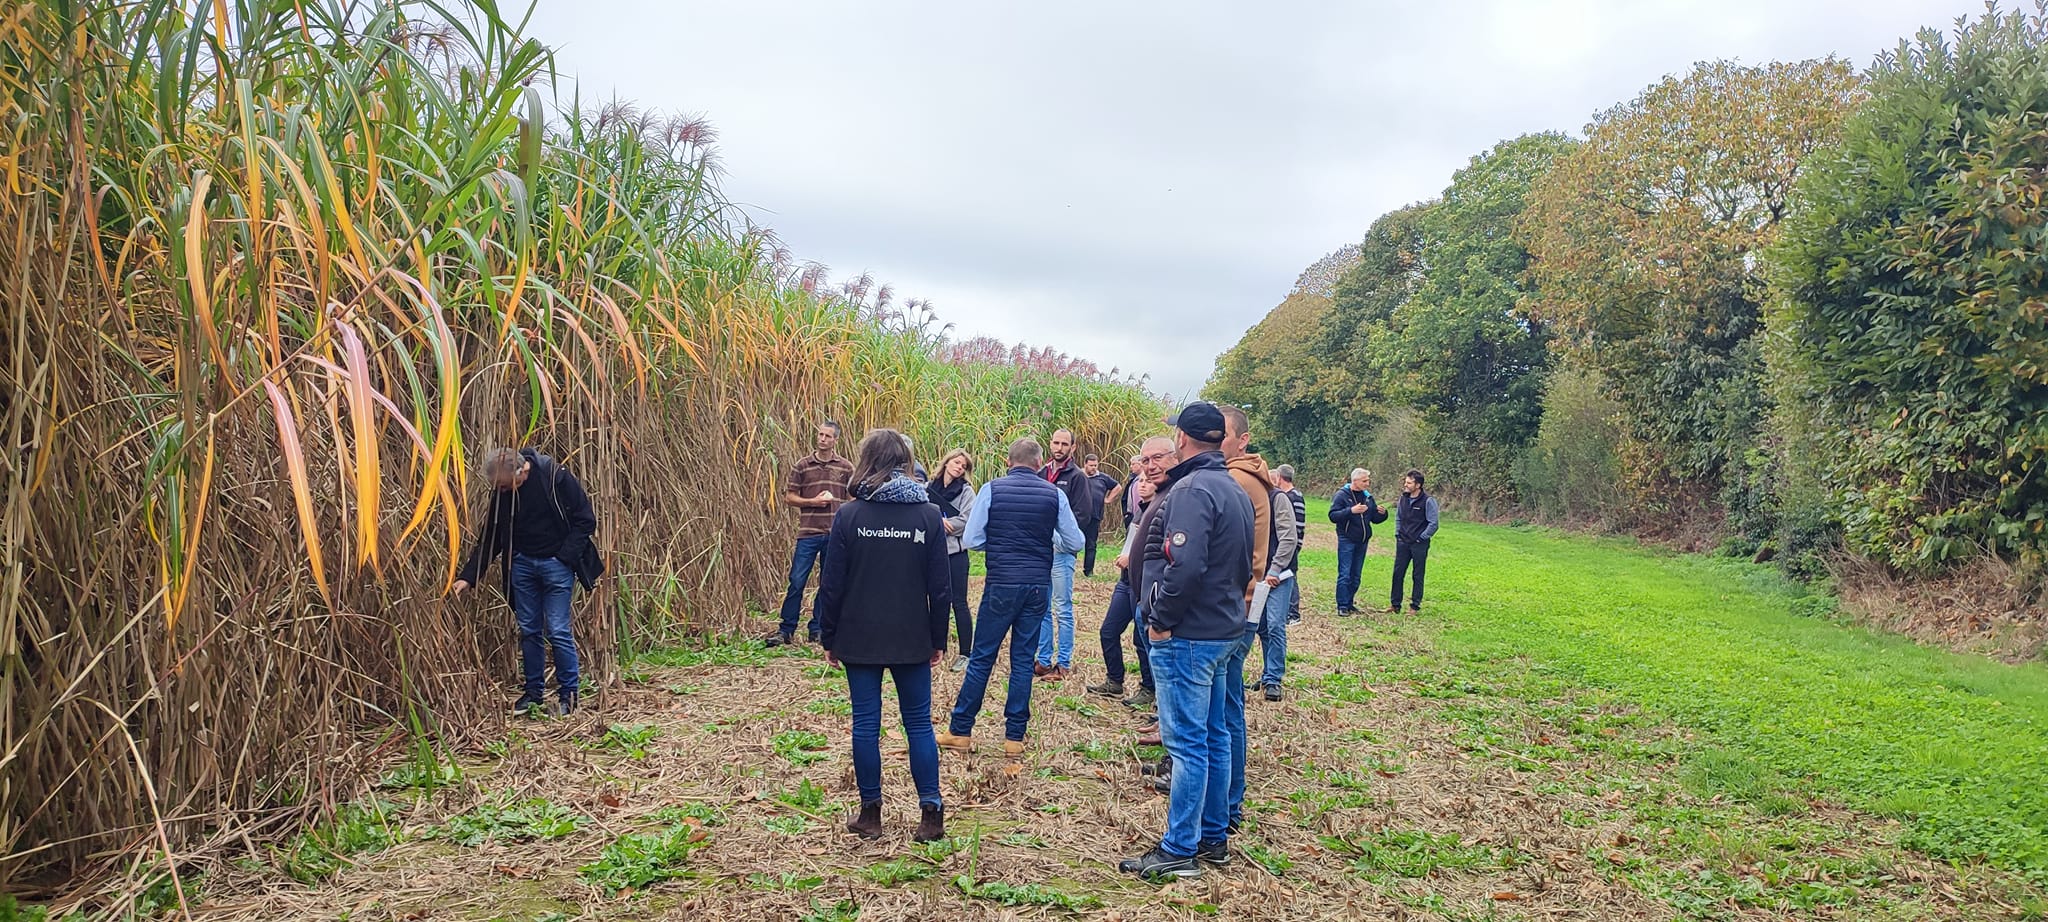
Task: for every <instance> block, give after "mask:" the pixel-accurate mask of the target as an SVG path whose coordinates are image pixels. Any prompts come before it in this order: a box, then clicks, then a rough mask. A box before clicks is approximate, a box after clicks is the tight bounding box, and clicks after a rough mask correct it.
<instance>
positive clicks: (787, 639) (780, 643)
mask: <svg viewBox="0 0 2048 922" xmlns="http://www.w3.org/2000/svg"><path fill="white" fill-rule="evenodd" d="M795 642H796V636H795V635H793V634H791V633H790V632H788V631H778V632H776V633H773V634H770V635H768V636H767V637H764V638H762V639H761V646H762V647H763V648H765V649H769V650H773V649H775V648H776V647H787V646H789V645H790V644H792V643H795Z"/></svg>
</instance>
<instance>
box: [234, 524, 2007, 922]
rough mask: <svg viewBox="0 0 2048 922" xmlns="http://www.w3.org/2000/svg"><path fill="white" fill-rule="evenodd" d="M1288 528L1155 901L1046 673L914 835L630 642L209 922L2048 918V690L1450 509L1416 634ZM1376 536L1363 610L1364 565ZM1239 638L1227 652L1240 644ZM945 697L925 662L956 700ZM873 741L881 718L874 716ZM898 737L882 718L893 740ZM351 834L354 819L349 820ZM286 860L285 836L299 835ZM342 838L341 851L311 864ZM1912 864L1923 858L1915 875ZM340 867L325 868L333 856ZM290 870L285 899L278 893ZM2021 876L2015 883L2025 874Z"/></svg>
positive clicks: (1800, 605) (1130, 769)
mask: <svg viewBox="0 0 2048 922" xmlns="http://www.w3.org/2000/svg"><path fill="white" fill-rule="evenodd" d="M1317 521H1318V527H1316V528H1315V530H1314V531H1315V535H1314V547H1313V549H1312V550H1311V551H1310V552H1309V554H1308V557H1307V559H1306V561H1305V564H1304V566H1305V586H1306V588H1307V589H1308V600H1307V603H1306V605H1305V612H1306V615H1307V617H1306V619H1305V620H1304V622H1303V623H1302V624H1300V625H1298V626H1297V629H1296V630H1295V631H1294V633H1293V636H1292V640H1293V643H1292V645H1291V655H1290V657H1289V659H1290V666H1289V679H1288V697H1287V700H1285V701H1284V702H1281V703H1278V704H1270V703H1267V702H1264V701H1260V700H1256V699H1255V700H1253V701H1252V702H1251V703H1250V707H1249V708H1248V717H1249V721H1250V725H1251V731H1252V739H1253V745H1254V750H1253V753H1252V758H1251V766H1250V797H1249V800H1248V812H1249V816H1250V820H1251V821H1250V824H1249V829H1248V830H1247V832H1246V834H1244V835H1243V836H1241V837H1239V839H1238V840H1237V841H1236V843H1235V844H1236V846H1237V860H1236V861H1235V862H1234V864H1233V865H1232V866H1231V867H1228V868H1224V869H1220V870H1213V871H1211V872H1209V873H1207V874H1206V875H1205V876H1204V877H1202V878H1201V879H1200V880H1196V881H1189V882H1183V883H1179V884H1175V885H1173V886H1170V887H1165V888H1159V887H1154V886H1152V885H1149V884H1143V883H1139V882H1136V881H1133V880H1129V879H1127V878H1124V877H1122V876H1120V875H1119V874H1117V873H1116V872H1115V870H1114V862H1115V860H1116V859H1117V858H1118V857H1121V856H1124V855H1128V854H1134V853H1136V852H1138V851H1141V850H1143V849H1144V848H1147V847H1149V846H1150V845H1151V844H1152V843H1153V842H1154V841H1155V840H1156V837H1157V835H1158V832H1159V829H1160V826H1161V823H1162V822H1163V817H1164V800H1163V799H1162V798H1160V797H1159V796H1158V795H1155V794H1153V793H1152V792H1151V791H1150V790H1149V788H1147V787H1146V786H1145V784H1144V782H1143V779H1142V778H1141V777H1140V775H1139V773H1138V766H1139V765H1140V764H1141V761H1142V760H1144V759H1146V758H1148V757H1150V756H1152V755H1154V754H1155V752H1156V750H1152V749H1149V748H1147V747H1139V746H1137V745H1135V743H1134V737H1133V732H1132V731H1133V730H1134V729H1135V728H1136V727H1137V726H1138V724H1139V723H1140V722H1141V720H1142V719H1143V715H1139V714H1134V713H1132V712H1131V711H1129V710H1128V709H1126V708H1124V707H1123V706H1122V705H1121V704H1119V703H1117V702H1115V701H1113V700H1111V699H1107V698H1102V697H1096V696H1089V695H1087V694H1086V693H1085V692H1084V691H1083V685H1084V684H1085V682H1088V681H1094V680H1096V679H1098V678H1100V676H1101V670H1100V666H1099V659H1100V654H1099V652H1098V651H1097V650H1096V645H1095V643H1094V632H1093V630H1092V628H1093V627H1094V624H1095V623H1097V622H1098V621H1099V619H1100V617H1101V613H1102V611H1103V609H1104V607H1105V606H1106V604H1107V598H1108V589H1109V583H1108V582H1107V581H1106V580H1100V579H1099V580H1096V581H1084V583H1083V585H1082V588H1081V592H1080V603H1079V605H1078V620H1079V621H1080V625H1081V630H1080V641H1079V643H1078V644H1077V650H1078V654H1077V657H1076V659H1077V662H1078V663H1080V665H1081V667H1082V673H1083V675H1082V676H1081V677H1080V678H1078V679H1076V680H1069V681H1068V682H1066V683H1063V684H1056V685H1055V684H1047V683H1040V685H1039V686H1038V688H1037V689H1036V690H1035V693H1034V695H1033V707H1034V719H1033V724H1032V737H1031V752H1030V753H1029V754H1028V755H1027V757H1026V759H1025V760H1024V761H1023V762H1022V763H1021V764H1013V763H1009V762H1007V761H1006V760H1004V759H1003V757H1002V756H1001V755H1000V754H998V752H997V749H998V746H999V738H1000V735H1001V734H1000V717H999V711H1000V700H1001V692H1000V689H999V686H998V687H994V688H992V689H991V701H990V705H989V710H988V711H986V712H985V713H984V717H983V720H982V723H981V724H980V726H979V727H978V728H977V738H978V739H979V740H980V741H981V745H980V748H979V751H978V752H977V753H976V754H974V755H971V756H965V757H962V756H958V755H954V754H946V755H945V756H943V766H942V768H943V773H944V775H943V777H944V783H945V792H946V796H947V798H948V802H949V811H950V818H949V824H950V832H951V833H952V834H953V838H952V839H950V840H948V841H946V842H943V843H938V844H936V845H934V846H924V847H917V846H913V845H912V844H911V843H910V842H909V841H908V833H909V829H910V827H911V826H912V825H913V824H914V820H915V816H914V806H913V805H914V798H913V796H912V794H911V792H910V783H909V777H908V775H909V773H908V771H907V769H906V768H905V767H904V763H903V761H902V759H901V758H900V755H891V756H889V757H887V758H886V759H885V765H886V776H887V777H886V788H885V791H886V793H885V801H886V804H887V807H886V809H885V820H886V823H887V824H888V826H889V829H890V834H889V836H888V837H886V838H884V839H883V840H881V841H879V842H873V843H867V842H861V841H858V840H855V839H853V838H851V837H849V836H847V835H845V834H844V833H843V832H841V831H840V825H841V823H842V822H843V820H844V814H845V812H846V811H847V810H849V809H851V807H852V805H853V801H854V800H855V799H856V798H855V796H854V792H853V784H852V777H851V774H852V773H851V768H850V764H849V760H848V758H847V756H846V753H845V720H846V718H845V717H844V714H845V698H844V694H845V692H844V689H845V686H844V682H843V679H842V678H841V677H840V676H839V675H838V674H837V673H836V672H835V671H833V670H831V669H829V668H828V667H826V666H825V664H824V663H823V661H822V660H821V659H819V658H818V657H817V655H816V654H815V652H814V651H811V650H807V649H799V650H795V651H777V652H776V653H774V654H769V653H765V652H763V651H761V650H759V649H758V647H757V646H755V645H753V644H751V643H750V642H730V643H721V644H712V645H709V646H704V647H699V648H694V649H680V650H670V651H662V652H659V653H657V654H655V655H651V656H649V657H647V658H646V659H645V660H643V661H642V662H641V663H640V664H639V665H638V666H637V667H636V669H637V671H636V674H635V675H634V676H633V678H632V681H630V682H629V683H628V686H627V687H626V688H625V689H623V690H621V691H617V692H614V693H612V694H610V695H609V696H608V700H607V701H605V703H604V705H603V711H602V713H596V712H592V713H587V714H584V715H580V716H579V717H578V718H576V719H573V720H569V721H560V722H518V723H514V724H512V725H510V726H509V727H508V728H507V732H506V736H505V738H504V739H503V740H502V741H501V742H499V743H497V744H494V745H493V746H492V747H491V752H490V753H489V757H488V758H482V757H477V758H471V759H467V760H466V761H465V767H464V769H463V771H462V774H461V777H460V778H459V779H456V780H455V781H454V783H453V784H450V785H446V786H442V787H438V788H433V789H429V790H421V789H420V788H418V787H417V782H418V781H420V780H421V779H423V778H435V777H439V778H442V779H443V780H446V774H447V773H446V772H435V771H425V772H422V771H418V770H412V771H409V772H404V773H400V774H397V775H394V776H393V781H392V783H391V785H390V786H389V787H388V788H387V789H385V790H380V791H377V792H374V793H373V795H372V797H373V799H377V800H382V801H385V802H387V803H388V805H389V806H387V807H385V808H382V809H378V810H373V811H369V812H368V815H369V816H371V817H372V819H369V820H366V819H364V816H365V813H364V812H362V811H358V812H356V813H354V814H351V818H350V820H349V821H348V822H346V823H344V824H341V825H340V826H339V827H330V828H328V829H326V830H323V831H322V832H321V834H320V835H317V836H314V837H312V838H311V839H309V840H306V841H302V842H300V843H298V844H297V845H296V847H294V848H291V849H287V850H285V851H284V852H282V853H280V854H277V855H274V856H272V857H270V858H269V859H268V860H267V861H261V862H256V861H245V862H242V863H241V864H240V865H239V866H237V867H233V868H227V869H221V870H217V871H216V872H215V873H214V874H213V875H211V876H210V877H209V879H208V880H206V881H205V882H204V884H203V885H202V887H201V891H202V892H203V893H204V894H205V897H204V901H203V903H202V904H201V906H200V912H198V913H197V915H198V916H199V917H201V918H211V919H227V918H259V917H260V918H266V919H274V918H344V917H345V918H350V919H380V920H381V919H392V920H397V919H407V920H411V919H459V920H498V919H503V920H518V922H539V920H566V919H607V920H610V919H657V918H699V917H703V916H705V915H707V914H711V915H713V916H714V917H719V918H732V919H749V920H751V919H803V920H847V919H901V918H915V919H961V918H966V919H980V918H1041V917H1042V918H1052V917H1082V918H1095V919H1118V920H1141V919H1143V920H1150V919H1199V918H1225V919H1272V920H1289V922H1294V920H1302V919H1387V918H1405V919H1446V920H1452V919H1458V920H1478V919H1530V920H1536V919H1544V920H1550V919H1587V920H1601V919H1673V918H1700V919H1718V918H1744V919H1751V918H1754V919H1777V918H1815V919H1998V918H2015V919H2016V918H2040V917H2042V915H2043V913H2044V910H2048V902H2044V900H2043V896H2042V891H2041V889H2040V887H2039V885H2038V880H2039V875H2038V873H2036V871H2037V868H2038V866H2037V864H2036V861H2037V859H2038V856H2039V855H2040V851H2039V846H2040V839H2041V836H2042V831H2043V829H2044V828H2048V824H2044V823H2042V822H2041V821H2040V816H2039V814H2038V810H2039V804H2040V798H2041V797H2042V796H2043V793H2042V790H2041V787H2042V786H2041V783H2040V779H2041V774H2042V769H2041V766H2042V765H2044V764H2048V759H2044V756H2048V748H2044V746H2043V742H2042V733H2043V729H2042V728H2043V721H2042V717H2043V703H2044V700H2048V676H2044V674H2043V670H2041V669H2039V668H2034V667H2028V668H2014V667H2006V666H1999V665H1995V664H1990V663H1986V662H1982V661H1977V660H1972V659H1967V658H1962V657H1954V656H1949V655H1947V654H1941V653H1934V652H1930V651H1926V650H1922V649H1919V648H1915V647H1912V646H1911V645H1908V644H1905V643H1902V642H1897V641H1894V640H1891V639H1888V638H1882V637H1877V636H1874V635H1871V634H1868V633H1866V632H1863V631H1861V630H1858V629H1855V628H1850V627H1844V626H1841V625H1837V624H1833V623H1830V622H1829V621H1828V620H1826V618H1825V617H1823V616H1824V615H1825V614H1826V606H1825V605H1824V604H1821V603H1820V602H1818V601H1816V600H1810V599H1806V598H1805V597H1802V596H1801V595H1800V594H1799V591H1798V590H1796V589H1795V588H1793V587H1790V586H1787V585H1785V584H1783V583H1782V582H1779V581H1778V580H1777V579H1776V578H1775V577H1773V576H1771V575H1770V574H1769V573H1767V572H1765V571H1762V570H1759V569H1753V568H1750V567H1747V566H1744V565H1735V564H1731V563H1728V562H1725V561H1714V560H1707V559H1703V558H1692V557H1678V556H1671V555H1664V554H1658V553H1654V552H1650V551H1645V550H1640V549H1636V548H1633V547H1630V546H1627V545H1623V544H1619V543H1616V542H1608V541H1598V540H1591V539H1584V538H1577V537H1571V536H1564V535H1558V534H1554V533H1549V532H1544V531H1540V530H1521V529H1509V528H1498V527H1486V526H1476V525H1469V524H1465V523H1448V524H1447V525H1446V527H1445V530H1444V533H1443V536H1442V537H1441V538H1440V539H1439V541H1438V542H1437V546H1436V548H1435V551H1434V555H1435V556H1434V557H1433V559H1432V560H1431V564H1432V567H1433V570H1432V585H1431V589H1430V598H1429V603H1428V605H1427V611H1426V614H1424V615H1423V616H1421V617H1419V618H1411V617H1409V616H1406V615H1398V616H1388V615H1385V614H1376V615H1371V616H1368V617H1359V618H1352V619H1338V618H1336V617H1334V615H1333V614H1332V611H1331V580H1332V571H1333V569H1334V566H1333V564H1334V560H1333V558H1334V554H1333V552H1332V551H1331V549H1330V543H1331V538H1330V536H1329V534H1328V528H1327V527H1326V526H1322V525H1320V519H1319V514H1318V519H1317ZM1385 550H1386V548H1384V547H1381V546H1380V544H1379V542H1376V543H1375V551H1376V554H1375V556H1374V557H1373V558H1372V559H1371V560H1370V561H1369V562H1368V564H1367V567H1366V586H1367V591H1366V594H1365V596H1364V597H1363V598H1362V599H1361V602H1370V601H1372V600H1375V599H1383V593H1384V592H1385V589H1386V585H1387V580H1388V574H1389V570H1390V566H1389V561H1388V559H1387V558H1386V557H1385V556H1383V554H1384V552H1385ZM1256 655H1257V652H1256V650H1255V652H1254V656H1256ZM957 682H958V679H957V677H956V676H955V675H954V674H952V673H942V674H941V679H940V681H939V683H938V684H939V686H940V688H939V692H938V697H939V699H940V702H939V703H940V705H941V706H942V707H943V706H944V705H946V704H949V703H950V701H951V699H952V696H953V692H954V689H955V687H956V686H957ZM884 715H885V717H884V726H885V730H886V728H887V727H888V724H889V723H890V722H891V721H893V720H894V719H895V718H894V706H893V704H890V705H888V706H887V707H885V710H884ZM884 746H885V750H888V751H890V752H900V748H901V737H900V731H893V732H891V733H890V735H889V736H888V737H886V738H885V742H884ZM367 827H375V828H367ZM309 849H310V851H309ZM330 852H331V853H340V854H339V857H341V858H344V859H346V860H345V861H336V862H329V861H322V860H318V859H320V857H321V855H323V854H326V853H330ZM1937 855H1938V856H1943V857H1942V858H1936V857H1934V856H1937ZM336 864H340V865H342V866H341V867H340V868H339V870H338V871H336V870H333V865H336ZM293 872H295V873H296V876H297V877H299V878H302V879H306V880H311V881H313V883H311V884H310V885H309V884H306V883H301V882H297V881H294V880H292V879H291V877H290V876H288V873H293ZM2029 874H2034V880H2035V882H2030V881H2029V879H2028V876H2029Z"/></svg>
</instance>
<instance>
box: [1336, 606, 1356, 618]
mask: <svg viewBox="0 0 2048 922" xmlns="http://www.w3.org/2000/svg"><path fill="white" fill-rule="evenodd" d="M1355 614H1358V609H1356V608H1340V609H1337V617H1339V618H1349V617H1351V616H1352V615H1355Z"/></svg>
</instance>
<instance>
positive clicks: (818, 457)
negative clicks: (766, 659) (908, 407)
mask: <svg viewBox="0 0 2048 922" xmlns="http://www.w3.org/2000/svg"><path fill="white" fill-rule="evenodd" d="M838 445H839V424H838V423H836V422H833V421H832V420H829V419H828V420H826V421H824V422H822V423H819V424H818V450H817V451H814V452H812V453H810V454H808V455H805V456H803V457H802V458H801V459H799V460H798V461H797V462H796V465H795V466H794V467H791V468H790V470H789V482H788V483H787V485H785V486H784V487H783V489H782V501H783V502H785V503H788V504H789V505H791V506H794V507H796V510H797V513H796V552H795V553H794V554H792V555H791V556H790V560H789V592H788V593H786V594H784V595H783V597H782V625H781V627H779V628H778V629H777V630H776V632H775V634H774V635H772V636H770V637H769V638H768V639H767V640H766V641H765V643H766V644H767V645H768V646H770V647H779V646H782V645H784V644H787V643H791V642H793V641H794V640H795V638H796V622H797V619H798V618H800V617H802V616H803V613H804V586H805V585H806V584H808V583H810V581H811V568H812V567H813V566H816V565H819V564H822V563H823V562H824V560H825V539H826V538H827V537H828V536H829V533H830V532H831V531H832V515H833V513H836V512H838V511H839V504H840V503H843V502H846V500H847V499H848V498H849V492H848V485H849V484H850V483H851V482H852V481H853V462H851V461H848V460H846V459H845V458H844V457H841V456H840V454H839V452H837V451H834V450H833V449H834V448H836V447H837V446H838ZM810 638H811V641H812V642H813V643H815V642H817V640H818V615H817V612H815V611H813V612H812V613H811V624H810Z"/></svg>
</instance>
